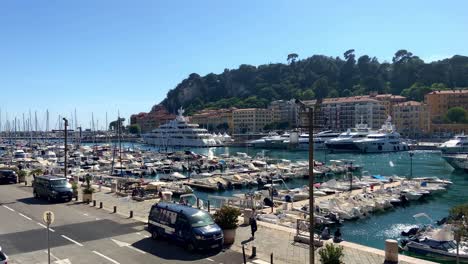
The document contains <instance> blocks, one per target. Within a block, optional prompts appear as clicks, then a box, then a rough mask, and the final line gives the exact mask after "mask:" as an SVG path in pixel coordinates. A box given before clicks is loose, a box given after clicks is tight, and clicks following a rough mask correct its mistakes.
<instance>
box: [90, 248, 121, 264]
mask: <svg viewBox="0 0 468 264" xmlns="http://www.w3.org/2000/svg"><path fill="white" fill-rule="evenodd" d="M93 253H94V254H96V255H98V256H100V257H103V258H105V259H107V260H108V261H110V262H112V263H114V264H120V263H119V262H117V261H115V260H113V259H111V258H109V257H108V256H106V255H103V254H101V253H99V252H97V251H93Z"/></svg>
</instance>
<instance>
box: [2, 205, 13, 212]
mask: <svg viewBox="0 0 468 264" xmlns="http://www.w3.org/2000/svg"><path fill="white" fill-rule="evenodd" d="M2 206H3V207H5V208H6V209H8V210H10V211H12V212H14V211H15V210H13V209H11V208H10V207H8V206H6V205H2Z"/></svg>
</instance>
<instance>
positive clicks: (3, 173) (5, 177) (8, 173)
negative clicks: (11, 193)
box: [0, 170, 18, 183]
mask: <svg viewBox="0 0 468 264" xmlns="http://www.w3.org/2000/svg"><path fill="white" fill-rule="evenodd" d="M10 182H12V183H17V182H18V176H17V175H16V172H15V171H14V170H0V183H10Z"/></svg>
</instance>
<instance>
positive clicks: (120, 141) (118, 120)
mask: <svg viewBox="0 0 468 264" xmlns="http://www.w3.org/2000/svg"><path fill="white" fill-rule="evenodd" d="M117 125H118V128H119V129H118V131H117V132H118V137H119V156H120V176H122V175H123V173H122V165H123V163H122V140H121V138H120V137H121V133H122V128H121V124H120V110H119V111H118V117H117Z"/></svg>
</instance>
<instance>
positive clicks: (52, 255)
mask: <svg viewBox="0 0 468 264" xmlns="http://www.w3.org/2000/svg"><path fill="white" fill-rule="evenodd" d="M44 253H46V254H48V252H47V250H44ZM50 256H51V257H53V258H54V259H55V260H60V259H59V258H57V257H56V256H55V255H54V254H52V252H50Z"/></svg>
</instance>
